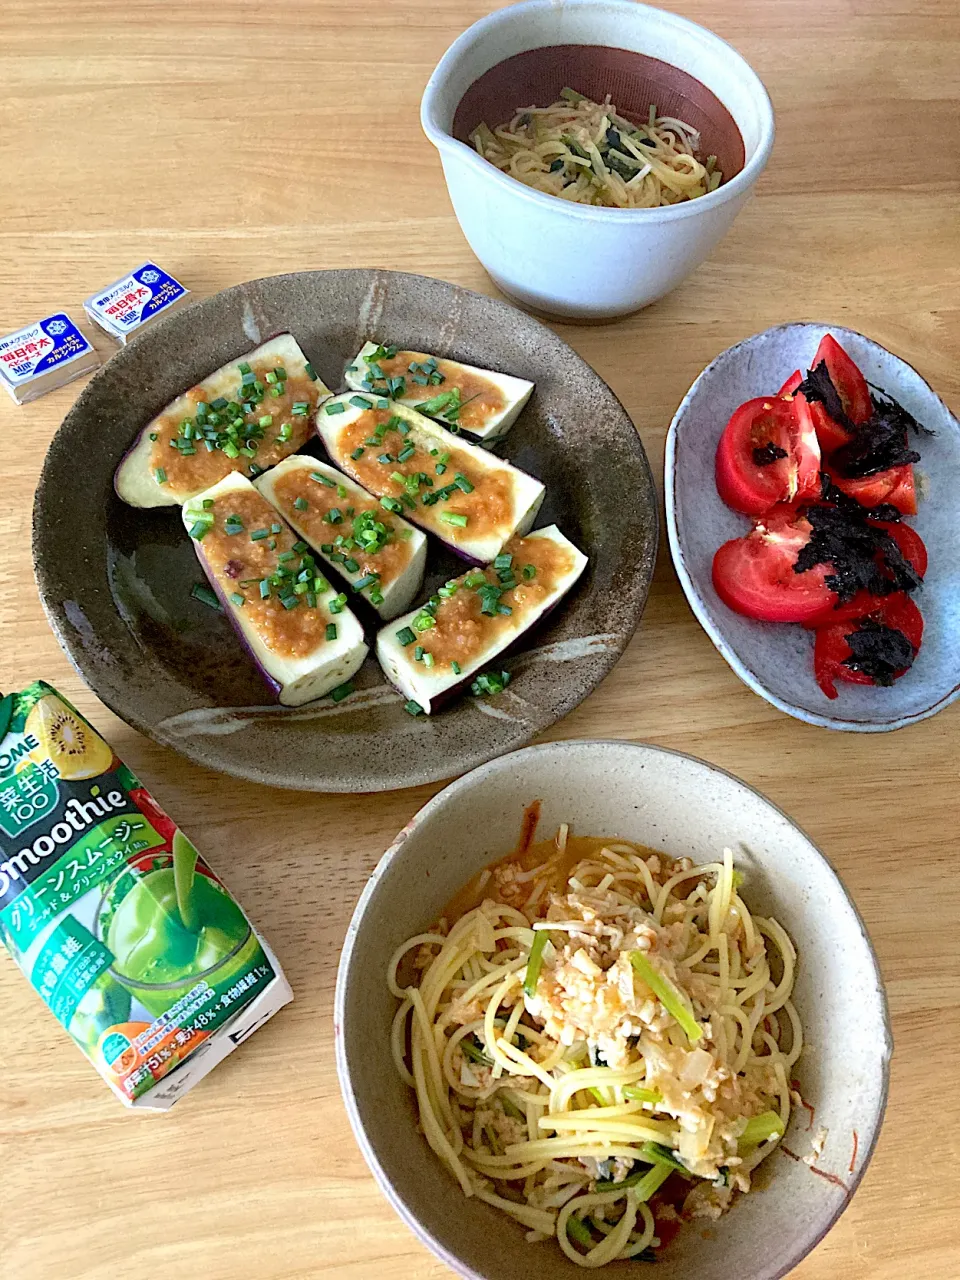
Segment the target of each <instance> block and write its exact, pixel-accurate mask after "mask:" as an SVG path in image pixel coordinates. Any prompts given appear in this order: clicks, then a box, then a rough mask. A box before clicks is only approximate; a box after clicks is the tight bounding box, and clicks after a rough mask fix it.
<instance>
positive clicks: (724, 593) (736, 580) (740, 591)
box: [713, 503, 837, 622]
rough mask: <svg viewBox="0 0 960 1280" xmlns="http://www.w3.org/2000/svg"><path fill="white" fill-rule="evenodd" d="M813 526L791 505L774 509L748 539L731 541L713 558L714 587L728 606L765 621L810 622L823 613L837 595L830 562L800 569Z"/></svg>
mask: <svg viewBox="0 0 960 1280" xmlns="http://www.w3.org/2000/svg"><path fill="white" fill-rule="evenodd" d="M812 532H813V530H812V526H811V524H810V522H809V520H807V519H806V518H805V517H804V516H802V515H800V514H799V513H798V512H797V510H796V508H795V507H794V506H792V505H790V504H788V503H787V504H783V505H782V506H778V507H774V508H773V510H772V511H769V512H768V513H767V515H766V516H764V518H763V519H762V520H759V521H757V523H756V525H755V526H754V528H753V530H752V531H751V532H750V533H748V534H747V535H746V537H743V538H734V539H733V540H732V541H730V542H725V543H724V544H723V546H722V547H721V548H720V549H719V551H717V553H716V555H715V556H714V558H713V585H714V588H715V589H716V592H717V595H718V596H719V597H720V599H721V600H722V601H723V602H724V604H725V605H727V606H728V608H730V609H733V610H734V612H735V613H741V614H743V615H744V617H747V618H756V619H758V620H759V621H761V622H806V621H808V620H810V619H813V618H816V617H817V616H818V615H820V616H823V615H824V613H825V612H826V611H827V610H828V609H830V607H831V606H832V605H834V604H836V601H837V594H836V592H835V591H832V590H831V589H830V588H829V587H828V586H827V584H826V581H825V579H826V578H827V576H828V575H829V574H830V571H831V570H830V566H829V565H825V564H818V565H814V567H813V568H812V569H807V570H805V571H804V572H803V573H794V571H793V566H794V565H795V564H796V562H797V556H798V555H799V554H800V551H801V550H802V548H803V547H805V546H806V544H807V543H808V542H809V541H810V535H811V533H812Z"/></svg>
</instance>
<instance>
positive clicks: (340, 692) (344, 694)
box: [330, 680, 356, 702]
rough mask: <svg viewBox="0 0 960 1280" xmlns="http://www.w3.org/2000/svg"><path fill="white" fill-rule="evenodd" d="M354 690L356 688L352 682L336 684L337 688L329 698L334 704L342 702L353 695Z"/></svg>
mask: <svg viewBox="0 0 960 1280" xmlns="http://www.w3.org/2000/svg"><path fill="white" fill-rule="evenodd" d="M355 688H356V685H355V684H354V683H353V681H352V680H348V681H347V682H346V683H345V684H338V685H337V687H336V688H335V689H334V690H333V691H332V693H331V694H330V697H331V698H332V699H333V700H334V702H342V701H343V700H344V698H349V697H350V694H351V693H353V691H354V689H355Z"/></svg>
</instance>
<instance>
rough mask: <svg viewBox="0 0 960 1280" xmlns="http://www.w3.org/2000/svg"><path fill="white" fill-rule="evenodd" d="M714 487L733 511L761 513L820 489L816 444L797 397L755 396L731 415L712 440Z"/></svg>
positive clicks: (802, 403) (805, 406) (815, 494)
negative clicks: (716, 440) (714, 446)
mask: <svg viewBox="0 0 960 1280" xmlns="http://www.w3.org/2000/svg"><path fill="white" fill-rule="evenodd" d="M716 477H717V491H718V492H719V494H720V497H721V498H722V499H723V501H724V502H725V503H726V504H727V506H728V507H732V508H733V510H734V511H742V512H743V514H744V515H748V516H761V515H764V514H765V512H767V511H769V510H770V508H771V507H773V506H775V505H776V504H777V503H778V502H791V501H793V500H801V499H804V498H815V497H818V496H819V493H820V446H819V445H818V444H817V435H816V431H815V430H814V427H813V419H812V418H811V416H810V406H809V405H808V404H807V402H806V401H805V400H803V399H802V397H798V398H797V399H795V400H792V401H788V400H782V399H780V398H779V397H777V396H758V397H757V398H756V399H755V400H747V401H746V402H745V403H744V404H742V405H741V406H740V408H739V409H737V410H736V412H735V413H734V414H733V416H732V417H731V419H730V421H729V422H728V423H727V425H726V427H725V428H724V432H723V435H722V436H721V437H720V443H719V445H718V446H717V461H716Z"/></svg>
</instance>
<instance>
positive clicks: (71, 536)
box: [33, 270, 657, 791]
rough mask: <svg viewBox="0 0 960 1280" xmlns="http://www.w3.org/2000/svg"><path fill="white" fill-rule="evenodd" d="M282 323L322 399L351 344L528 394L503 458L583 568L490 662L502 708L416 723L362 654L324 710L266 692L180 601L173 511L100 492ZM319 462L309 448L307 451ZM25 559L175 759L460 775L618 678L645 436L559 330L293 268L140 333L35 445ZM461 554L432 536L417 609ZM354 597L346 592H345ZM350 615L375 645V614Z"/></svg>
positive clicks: (183, 571) (650, 550) (263, 775)
mask: <svg viewBox="0 0 960 1280" xmlns="http://www.w3.org/2000/svg"><path fill="white" fill-rule="evenodd" d="M284 330H289V331H290V332H292V333H293V335H294V336H295V337H296V339H297V340H298V342H299V343H300V345H301V346H302V347H303V349H304V350H305V351H306V353H307V356H308V358H309V359H310V360H311V361H312V363H313V364H314V366H315V367H316V369H317V372H318V373H319V374H320V376H321V377H322V378H323V380H324V381H325V382H326V383H327V384H328V385H329V386H331V387H339V386H341V385H342V375H343V369H344V366H345V364H346V363H347V361H348V360H349V359H350V357H352V356H354V355H355V354H356V353H357V351H358V350H359V348H360V346H361V344H362V343H363V342H364V341H365V339H367V338H374V337H376V338H382V339H384V340H385V341H388V342H396V343H398V344H399V345H401V346H406V347H414V348H418V349H420V350H423V351H433V352H436V353H437V354H439V355H444V356H450V357H452V358H454V359H458V360H465V361H468V362H469V363H471V364H476V365H480V366H485V367H487V368H490V369H496V370H500V371H503V372H508V373H515V374H518V375H519V376H520V377H524V378H529V379H531V380H532V381H534V382H535V383H536V384H537V388H536V391H535V393H534V395H533V398H532V399H531V401H530V403H529V404H528V406H527V408H526V409H525V410H524V412H523V414H522V416H521V418H520V419H519V420H518V422H517V424H516V425H515V426H514V428H513V430H512V431H511V433H510V435H509V436H508V437H507V439H506V441H505V442H504V444H503V445H502V446H501V447H500V448H499V450H498V452H500V453H502V454H503V455H504V456H505V457H507V458H509V459H510V461H511V462H514V463H516V464H517V466H519V467H521V468H523V469H524V470H526V471H529V472H531V473H532V474H533V475H535V476H537V477H539V478H540V479H541V480H542V481H543V482H544V484H545V485H546V486H547V497H546V501H545V502H544V505H543V508H542V510H541V512H540V516H539V519H538V524H539V525H546V524H550V523H552V522H553V521H556V523H557V524H559V526H560V527H561V529H562V530H563V532H564V533H566V534H567V535H568V536H569V537H570V538H572V540H573V541H574V542H575V543H577V545H578V546H579V547H581V548H582V550H583V551H584V552H585V553H586V554H587V555H588V556H589V557H590V565H589V567H588V569H587V572H586V573H585V574H584V576H583V578H581V580H580V582H579V583H578V585H577V587H576V588H575V589H574V591H573V593H572V594H571V595H570V597H568V599H567V600H566V601H564V603H563V604H562V605H561V606H560V608H559V609H557V611H556V613H555V614H554V615H552V616H551V618H550V619H549V621H548V622H547V623H545V624H544V626H543V627H542V628H540V629H538V630H537V631H536V632H534V633H532V634H531V635H530V636H529V637H528V638H526V639H525V642H524V644H523V647H522V649H521V651H520V652H519V653H518V654H517V656H516V657H514V658H512V659H508V660H507V662H506V663H505V665H506V666H507V667H508V668H509V669H510V670H511V671H512V672H513V674H514V677H515V679H514V680H513V681H512V682H511V684H510V687H509V688H508V689H507V690H506V691H505V693H503V694H501V695H500V696H499V697H496V698H492V699H483V700H480V699H474V698H471V697H469V696H468V697H466V698H463V699H461V700H460V701H458V702H457V703H455V704H454V705H453V706H451V707H449V708H448V709H446V710H444V711H442V712H440V713H438V714H437V715H436V716H434V717H432V718H431V719H430V720H428V721H424V720H422V719H421V720H413V719H412V718H411V717H410V716H409V715H408V714H407V713H406V712H405V711H404V710H403V699H402V698H401V697H400V695H399V694H397V693H396V692H395V691H394V690H393V689H392V688H391V687H390V686H389V685H387V684H386V682H385V680H384V677H383V674H382V672H381V671H380V667H379V665H378V664H377V662H376V660H375V659H374V658H372V657H371V658H368V659H367V662H366V663H365V664H364V667H363V669H362V670H361V672H360V673H359V675H358V677H357V681H356V683H357V692H356V693H355V694H353V695H352V696H351V697H349V698H347V699H346V701H344V702H341V703H340V704H338V705H334V704H333V703H332V702H331V700H330V699H329V698H324V699H321V700H320V701H318V702H316V703H312V704H310V705H308V706H305V707H299V708H286V707H279V706H278V705H276V703H274V702H271V701H270V699H269V695H268V694H267V692H266V689H265V686H264V685H263V683H262V682H261V681H260V679H259V677H258V676H257V673H256V670H255V669H254V667H253V665H252V664H251V663H250V662H249V661H248V659H247V658H246V657H245V656H244V653H243V650H242V649H241V647H240V644H239V642H238V640H237V639H236V637H235V635H234V632H233V630H232V628H231V627H230V624H229V623H228V622H227V620H226V618H224V617H223V616H221V615H218V614H217V613H215V612H213V611H212V610H210V609H209V608H207V607H206V606H204V605H202V604H200V603H198V602H197V601H196V600H193V599H192V598H191V596H190V588H191V586H192V585H193V584H194V583H195V582H198V581H201V580H202V579H203V574H202V571H201V570H200V567H199V564H198V562H197V559H196V556H195V555H194V552H193V547H192V546H191V544H190V541H189V539H188V538H186V537H185V536H184V534H183V529H182V526H181V524H180V519H179V512H178V511H177V509H176V508H173V507H171V508H163V509H160V510H156V511H141V510H135V509H134V508H132V507H128V506H126V505H124V503H122V502H121V501H120V500H119V499H118V498H117V497H116V495H115V494H114V491H113V472H114V468H115V467H116V465H117V463H118V461H119V459H120V457H121V456H122V454H123V452H124V450H125V449H126V448H127V447H128V445H129V444H130V442H131V440H132V439H133V437H134V434H135V433H136V432H137V430H138V429H140V428H141V427H142V426H144V425H145V424H146V423H147V422H149V420H150V419H151V418H152V417H154V415H155V414H157V413H158V412H159V411H160V410H161V409H162V408H163V407H164V405H166V404H167V403H168V402H169V401H170V400H172V399H173V398H174V396H176V395H177V394H179V393H180V392H181V391H182V390H184V388H186V387H189V386H191V385H193V384H194V383H195V382H197V381H199V380H200V379H201V378H202V377H204V376H205V375H206V374H208V373H210V372H211V371H212V370H213V369H216V368H217V367H218V366H220V365H222V364H224V363H226V362H227V361H228V360H230V359H233V358H240V357H242V354H243V352H245V351H247V350H249V349H250V348H251V347H252V346H254V345H256V344H257V343H259V342H261V341H264V340H266V339H267V338H268V337H270V336H271V335H273V334H275V333H279V332H282V331H284ZM311 448H316V451H317V453H318V455H320V456H322V450H321V448H320V446H319V444H317V445H316V446H311ZM33 536H34V542H33V549H34V567H35V572H36V577H37V584H38V586H39V588H40V596H41V599H42V601H43V605H44V608H45V609H46V611H47V616H48V617H49V619H50V622H51V625H52V626H53V629H54V631H55V632H56V635H57V638H58V639H59V641H60V643H61V644H62V645H63V647H64V649H65V650H66V652H67V654H68V656H69V657H70V659H71V661H72V662H73V663H74V665H75V666H76V667H77V668H78V670H79V671H80V674H81V675H82V676H83V677H84V679H85V680H86V681H87V682H88V683H89V684H90V685H91V687H92V688H93V689H94V691H95V692H96V693H97V695H98V696H99V697H100V698H102V700H103V701H104V702H105V703H106V704H107V706H108V707H110V708H111V710H113V711H115V712H116V713H117V715H119V716H121V717H122V718H123V719H124V720H126V721H127V722H128V723H129V724H132V725H133V726H134V727H135V728H137V729H139V730H141V732H143V733H146V734H148V735H149V736H150V737H152V738H155V739H156V740H157V741H158V742H162V743H164V744H166V745H168V746H171V747H173V748H174V749H175V750H177V751H179V752H181V753H182V754H183V755H185V756H187V757H188V758H189V759H191V760H195V761H197V762H198V763H200V764H204V765H208V766H209V767H211V768H213V769H219V770H222V771H223V772H225V773H230V774H234V775H235V776H237V777H242V778H250V779H252V780H254V781H257V782H265V783H268V784H270V785H273V786H280V787H292V788H296V789H298V790H311V791H385V790H390V789H392V788H396V787H407V786H414V785H417V784H420V783H427V782H435V781H437V780H439V779H441V778H449V777H451V776H452V775H454V774H457V773H462V772H463V771H464V770H466V769H470V768H472V767H473V766H474V765H477V764H480V763H481V762H483V761H485V760H489V759H491V758H492V757H493V756H496V755H499V754H501V753H502V752H504V751H509V750H511V749H513V748H514V747H518V746H521V745H522V744H523V743H525V742H528V741H529V740H530V738H532V737H533V736H534V735H535V734H536V733H539V732H540V731H541V730H543V729H546V728H547V727H548V726H549V725H551V724H553V723H554V722H555V721H556V720H558V719H559V718H560V717H561V716H563V715H565V714H566V713H567V712H568V711H570V710H572V708H573V707H575V706H576V705H577V704H578V703H579V702H580V701H581V700H582V699H583V698H585V697H586V696H587V694H588V693H589V692H590V691H591V690H592V689H594V688H595V687H596V685H598V684H599V683H600V681H601V680H602V679H603V677H604V676H605V675H606V674H607V672H608V671H609V670H610V669H611V668H612V667H613V665H614V663H615V662H616V661H617V659H618V658H619V656H620V654H621V653H622V652H623V650H624V648H625V646H626V644H627V642H628V641H629V639H630V637H631V635H632V634H633V632H634V630H635V628H636V626H637V623H638V622H639V620H640V615H641V613H642V612H643V606H644V604H645V602H646V597H647V591H648V589H649V586H650V579H651V576H652V574H653V565H654V560H655V557H656V550H657V510H656V494H655V490H654V486H653V480H652V477H651V475H650V468H649V465H648V463H647V459H646V455H645V453H644V451H643V446H642V445H641V443H640V440H639V437H638V436H637V433H636V430H635V429H634V426H633V424H632V422H631V421H630V418H629V416H628V414H627V412H626V410H625V409H624V408H623V406H622V405H621V404H620V402H619V401H618V400H617V398H616V397H615V396H614V394H613V393H612V391H611V390H610V388H609V387H608V386H607V385H606V384H605V383H604V382H602V381H601V379H600V378H599V377H598V376H597V375H596V374H595V373H594V372H593V370H592V369H591V368H590V367H589V366H588V365H587V364H585V363H584V361H583V360H581V359H580V358H579V356H577V355H576V353H575V352H574V351H572V350H571V349H570V347H568V346H567V345H566V343H565V342H562V341H561V340H560V338H558V337H557V336H556V335H555V334H554V333H552V332H551V331H550V330H549V329H547V328H545V327H544V326H543V325H542V324H540V323H538V322H537V321H536V320H533V319H531V318H530V317H529V316H527V315H524V314H523V313H522V312H520V311H517V310H515V309H514V308H513V307H510V306H508V305H507V304H505V303H503V302H498V301H495V300H494V299H491V298H487V297H483V296H482V295H480V294H477V293H471V292H468V291H467V290H465V289H460V288H457V287H456V286H455V285H451V284H446V283H444V282H443V281H441V280H430V279H427V278H425V277H423V276H413V275H403V274H400V273H398V272H392V271H376V270H357V271H304V272H297V273H296V274H293V275H286V276H272V277H268V278H266V279H263V280H255V281H252V282H251V283H249V284H243V285H237V286H236V287H235V288H232V289H227V290H225V291H224V292H223V293H218V294H216V295H215V296H214V297H212V298H207V299H205V300H204V301H202V302H199V303H196V304H195V305H193V306H191V307H188V308H187V309H186V310H184V311H182V312H180V313H179V314H178V315H175V316H172V317H171V318H170V319H169V320H166V321H164V322H162V323H160V324H158V325H157V327H156V328H155V329H150V330H147V332H145V333H144V334H143V335H142V336H141V337H139V338H137V339H135V340H134V341H133V342H132V343H131V344H130V345H129V346H128V347H126V348H124V349H123V350H122V351H120V352H118V353H117V355H115V356H114V357H113V359H112V360H110V362H109V363H108V364H107V365H106V367H105V368H104V369H103V370H102V371H101V372H100V373H98V374H97V375H96V376H95V377H94V378H93V379H92V380H91V382H90V383H89V385H88V386H87V387H86V388H85V389H84V391H83V392H82V394H81V395H80V397H79V399H78V400H77V403H76V405H75V406H74V407H73V409H72V410H71V411H70V413H69V414H68V415H67V417H66V419H65V420H64V423H63V425H62V426H61V428H60V430H59V431H58V433H57V435H56V437H55V438H54V441H53V444H52V445H51V447H50V452H49V453H48V455H47V459H46V462H45V464H44V468H43V474H42V476H41V478H40V484H39V487H38V489H37V495H36V501H35V505H34V532H33ZM462 569H463V564H462V562H461V561H457V560H456V559H455V558H454V557H453V556H452V555H451V554H450V553H448V552H446V551H444V550H443V549H441V548H440V547H439V546H438V545H437V544H435V543H432V545H431V551H430V558H429V561H428V569H427V577H426V581H425V584H424V597H423V598H426V596H427V595H429V594H430V592H431V591H432V590H434V589H435V588H436V586H437V585H439V584H440V583H441V582H443V581H444V580H445V579H447V578H449V577H451V576H452V575H453V574H454V573H458V572H461V571H462ZM351 603H353V601H351ZM365 607H366V606H365V604H364V603H363V602H361V603H358V604H356V605H355V608H356V611H357V614H358V616H360V617H361V618H362V621H363V622H364V624H365V625H366V626H367V629H368V633H369V634H371V635H372V633H373V631H374V629H375V627H376V623H377V619H376V617H375V615H373V613H372V612H370V613H369V614H364V613H363V609H364V608H365Z"/></svg>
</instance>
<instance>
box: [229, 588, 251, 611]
mask: <svg viewBox="0 0 960 1280" xmlns="http://www.w3.org/2000/svg"><path fill="white" fill-rule="evenodd" d="M230 599H231V600H232V601H233V603H234V604H235V605H237V606H238V607H239V606H240V605H242V604H246V602H247V601H246V597H245V596H242V595H241V594H240V592H239V591H231V593H230Z"/></svg>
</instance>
